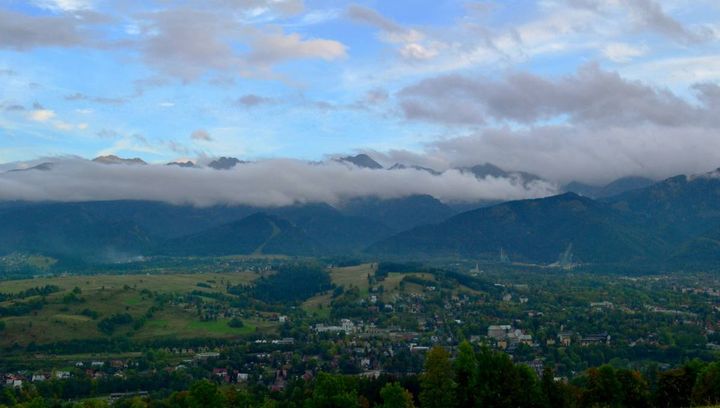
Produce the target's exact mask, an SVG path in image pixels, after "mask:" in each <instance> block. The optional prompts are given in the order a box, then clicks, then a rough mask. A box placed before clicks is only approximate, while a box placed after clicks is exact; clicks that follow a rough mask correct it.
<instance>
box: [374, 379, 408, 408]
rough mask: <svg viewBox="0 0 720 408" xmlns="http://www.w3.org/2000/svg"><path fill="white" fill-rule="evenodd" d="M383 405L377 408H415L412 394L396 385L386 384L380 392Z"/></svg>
mask: <svg viewBox="0 0 720 408" xmlns="http://www.w3.org/2000/svg"><path fill="white" fill-rule="evenodd" d="M380 397H381V398H382V400H383V403H382V404H381V405H380V406H379V408H415V404H414V403H413V396H412V394H411V393H410V392H409V391H408V390H406V389H405V388H403V387H402V385H400V384H398V383H387V384H386V385H385V386H384V387H383V388H382V389H381V390H380Z"/></svg>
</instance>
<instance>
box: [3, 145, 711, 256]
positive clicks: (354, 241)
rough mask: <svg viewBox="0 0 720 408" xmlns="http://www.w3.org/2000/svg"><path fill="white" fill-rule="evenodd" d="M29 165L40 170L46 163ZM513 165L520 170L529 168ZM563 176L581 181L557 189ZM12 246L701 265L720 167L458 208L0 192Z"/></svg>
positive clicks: (435, 203)
mask: <svg viewBox="0 0 720 408" xmlns="http://www.w3.org/2000/svg"><path fill="white" fill-rule="evenodd" d="M368 158H369V157H368ZM226 159H227V158H226ZM121 160H122V159H121ZM370 160H372V159H370ZM223 162H224V163H230V162H232V160H230V161H227V160H224V161H223ZM360 162H361V163H362V162H364V159H361V161H360ZM373 162H374V161H373ZM107 163H108V164H114V165H117V164H133V165H136V164H141V163H137V162H134V161H131V162H123V161H120V162H118V161H116V160H114V159H111V160H108V161H107ZM239 163H240V162H239V161H238V162H237V163H235V164H233V166H234V165H237V164H239ZM375 163H377V162H375ZM351 165H355V164H352V163H351ZM370 166H372V165H370ZM30 170H39V171H52V166H46V165H42V166H38V167H37V168H36V169H32V168H28V169H27V171H30ZM462 171H470V172H472V173H473V174H475V175H476V176H477V177H486V176H493V177H499V176H503V177H505V176H507V175H508V174H511V173H508V172H504V170H502V169H500V168H498V167H496V166H493V165H489V164H484V165H479V166H474V167H469V168H466V169H462ZM514 174H515V175H514V177H518V178H521V179H522V180H523V181H524V182H532V180H534V179H536V177H537V176H534V175H532V174H529V173H522V172H515V173H514ZM649 183H651V184H649ZM648 184H649V185H648ZM571 187H572V188H574V189H576V190H580V187H583V186H580V185H579V184H575V185H574V186H572V185H571V186H566V189H568V190H569V189H571ZM12 253H27V254H40V255H46V256H51V257H60V258H77V259H83V260H84V261H88V262H99V263H103V262H118V261H123V260H127V259H132V258H133V257H136V256H140V255H142V256H154V255H167V256H180V255H183V256H185V255H187V256H219V255H233V254H283V255H291V256H299V255H303V256H321V255H347V254H353V255H359V256H366V257H372V258H405V259H433V258H438V257H442V258H453V259H458V258H463V259H477V260H486V261H490V262H492V261H497V262H500V261H502V262H507V261H510V262H516V263H524V264H541V265H553V264H593V265H620V264H646V265H657V264H663V265H673V266H676V267H685V266H687V267H690V266H693V267H706V266H708V265H717V264H720V170H717V171H714V172H710V173H707V174H704V175H699V176H692V177H687V176H676V177H672V178H669V179H666V180H663V181H660V182H657V183H652V182H651V181H650V180H648V179H641V178H625V179H620V180H617V181H616V182H613V183H610V184H608V185H607V186H603V187H600V188H597V189H595V190H589V189H586V190H583V191H577V192H566V193H563V194H560V195H556V196H551V197H546V198H540V199H532V200H518V201H510V202H504V203H497V204H494V205H487V204H485V205H478V206H476V207H473V208H471V209H469V210H467V211H465V210H459V209H458V207H457V206H452V205H448V204H445V203H443V202H440V201H439V200H437V199H436V198H434V197H432V196H427V195H414V196H407V197H403V198H396V199H381V198H377V197H363V198H355V199H349V200H346V201H344V202H341V203H339V204H335V205H334V206H331V205H329V204H325V203H305V204H296V205H291V206H284V207H253V206H242V205H235V206H224V205H215V206H210V207H194V206H190V205H172V204H167V203H161V202H151V201H132V200H118V201H96V202H75V203H64V202H1V203H0V256H3V255H8V254H12ZM501 253H502V256H501Z"/></svg>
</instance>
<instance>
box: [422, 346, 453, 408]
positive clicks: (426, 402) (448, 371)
mask: <svg viewBox="0 0 720 408" xmlns="http://www.w3.org/2000/svg"><path fill="white" fill-rule="evenodd" d="M453 374H454V373H453V369H452V364H451V363H450V354H449V353H448V352H447V350H445V349H444V348H442V347H438V346H436V347H433V348H432V349H430V351H429V352H428V354H427V358H426V359H425V371H424V372H423V374H422V377H421V378H420V406H421V407H422V408H452V407H454V406H455V386H456V385H455V381H454V380H453Z"/></svg>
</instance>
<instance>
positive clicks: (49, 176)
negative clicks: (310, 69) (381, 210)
mask: <svg viewBox="0 0 720 408" xmlns="http://www.w3.org/2000/svg"><path fill="white" fill-rule="evenodd" d="M50 161H51V162H53V163H54V164H53V165H52V166H51V168H50V169H44V170H41V169H30V170H26V171H6V172H4V173H1V174H0V200H2V201H7V200H27V201H48V200H49V201H66V202H70V201H95V200H153V201H163V202H169V203H173V204H192V205H196V206H210V205H216V204H230V205H233V204H236V205H240V204H243V205H254V206H283V205H291V204H295V203H308V202H326V203H329V204H336V203H340V202H342V201H343V200H347V199H351V198H355V197H366V196H377V197H381V198H399V197H404V196H409V195H414V194H429V195H432V196H434V197H436V198H438V199H440V200H442V201H445V202H468V201H480V200H513V199H522V198H535V197H544V196H548V195H553V194H556V193H557V192H558V188H557V186H556V185H554V184H553V183H550V182H546V181H541V180H536V181H532V182H523V180H521V179H519V178H516V177H490V176H488V177H485V178H476V177H475V176H474V175H472V174H469V173H462V172H460V171H458V170H448V171H445V172H444V173H442V174H440V175H433V174H430V173H428V172H426V171H423V170H416V169H411V168H409V169H402V170H370V169H364V168H359V167H355V166H351V165H346V164H342V163H337V162H326V163H321V164H313V163H307V162H303V161H299V160H291V159H276V160H264V161H259V162H254V163H246V164H242V165H238V166H236V167H234V168H232V169H230V170H213V169H210V168H182V167H178V166H165V165H147V166H141V165H124V164H115V165H113V164H101V163H95V162H92V161H89V160H84V159H79V158H61V159H53V160H50Z"/></svg>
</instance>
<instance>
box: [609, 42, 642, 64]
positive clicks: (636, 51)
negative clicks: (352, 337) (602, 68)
mask: <svg viewBox="0 0 720 408" xmlns="http://www.w3.org/2000/svg"><path fill="white" fill-rule="evenodd" d="M646 52H647V48H646V47H636V46H633V45H630V44H626V43H612V44H608V45H606V46H605V47H603V49H602V53H603V55H604V56H605V57H606V58H607V59H609V60H611V61H614V62H628V61H630V60H632V59H634V58H637V57H640V56H643V55H645V53H646Z"/></svg>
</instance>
